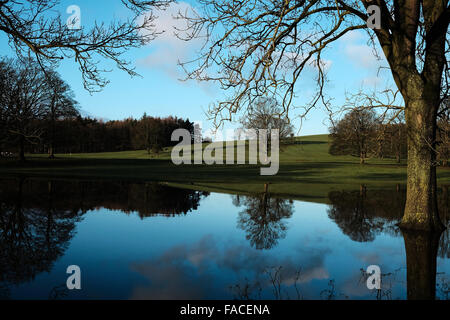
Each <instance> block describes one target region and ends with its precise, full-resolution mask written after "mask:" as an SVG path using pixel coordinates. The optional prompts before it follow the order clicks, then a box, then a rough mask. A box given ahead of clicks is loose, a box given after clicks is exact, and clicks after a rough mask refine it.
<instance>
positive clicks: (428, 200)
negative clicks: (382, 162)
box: [401, 89, 444, 231]
mask: <svg viewBox="0 0 450 320" xmlns="http://www.w3.org/2000/svg"><path fill="white" fill-rule="evenodd" d="M425 90H426V89H424V91H423V92H424V93H425V94H423V95H421V99H417V100H413V101H406V127H407V139H408V177H407V193H406V206H405V212H404V215H403V219H402V221H401V226H402V227H403V228H407V229H415V230H428V231H433V230H435V231H440V230H443V229H444V225H443V224H442V222H441V221H440V218H439V214H438V207H437V194H436V190H437V183H436V151H435V150H436V149H435V146H436V144H435V141H436V115H437V108H438V105H436V100H435V99H429V100H427V99H425V97H426V95H427V93H426V92H425ZM433 100H434V101H433Z"/></svg>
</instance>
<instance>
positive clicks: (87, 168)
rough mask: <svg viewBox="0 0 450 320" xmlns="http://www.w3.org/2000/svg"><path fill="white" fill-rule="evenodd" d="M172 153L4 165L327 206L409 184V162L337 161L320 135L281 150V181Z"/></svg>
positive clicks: (11, 170)
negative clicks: (356, 192)
mask: <svg viewBox="0 0 450 320" xmlns="http://www.w3.org/2000/svg"><path fill="white" fill-rule="evenodd" d="M170 153H171V149H169V148H166V149H165V150H164V151H163V152H161V153H160V154H159V155H149V154H148V153H147V152H146V151H144V150H141V151H127V152H111V153H92V154H72V155H68V154H64V155H62V154H61V155H57V159H55V160H48V159H46V155H37V156H36V155H33V156H30V155H29V156H28V158H29V160H28V161H27V162H26V163H24V164H22V163H19V162H16V161H11V160H9V161H6V160H3V161H2V162H1V164H2V165H1V168H0V172H1V173H2V175H3V176H5V175H18V174H20V175H25V176H30V177H51V178H54V179H58V178H75V179H122V180H139V181H160V182H164V183H169V184H171V185H177V186H183V187H188V188H195V189H202V190H209V191H219V192H227V193H255V192H262V191H263V190H264V184H265V183H269V184H270V185H269V191H270V192H271V193H276V194H278V195H280V196H289V197H294V198H299V199H304V200H312V201H320V202H325V201H326V199H327V195H328V192H330V191H332V190H343V189H346V190H350V189H359V187H360V185H362V184H364V185H366V186H367V188H377V189H378V188H396V186H397V184H404V183H405V181H406V163H405V162H403V163H401V164H397V163H396V162H395V160H394V159H384V160H381V159H368V160H367V163H366V164H364V165H360V164H359V158H355V157H351V156H332V155H330V154H329V153H328V136H327V135H314V136H304V137H299V138H296V141H295V144H290V145H287V146H283V147H282V149H281V151H280V169H279V172H278V174H277V175H275V176H261V175H260V172H259V168H260V166H259V165H212V166H209V165H205V164H203V165H180V166H176V165H174V164H173V163H172V162H171V160H170ZM438 183H440V184H449V183H450V169H449V168H438Z"/></svg>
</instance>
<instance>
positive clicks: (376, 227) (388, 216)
mask: <svg viewBox="0 0 450 320" xmlns="http://www.w3.org/2000/svg"><path fill="white" fill-rule="evenodd" d="M329 200H330V202H331V205H330V209H329V211H328V215H329V217H330V218H331V219H333V220H334V221H335V222H336V224H337V225H338V226H339V227H340V228H341V229H342V231H343V232H344V233H345V234H346V235H348V236H349V237H350V238H351V239H352V240H355V241H372V240H374V239H375V236H376V234H378V233H381V232H387V233H390V234H392V233H393V234H399V231H400V229H399V228H398V227H397V226H396V223H397V222H398V221H400V219H401V217H402V214H403V208H404V204H405V200H406V199H405V192H404V191H403V190H401V189H400V188H399V187H397V190H396V191H394V190H378V191H367V190H365V188H361V190H360V191H354V192H345V191H343V192H331V193H330V194H329ZM448 203H449V201H448V186H443V187H441V188H439V192H438V206H439V212H440V215H441V219H442V221H447V225H448V226H450V225H449V223H448V221H449V220H450V219H449V211H448V208H449V205H448ZM401 233H402V235H403V238H404V241H405V251H406V265H407V293H408V299H434V298H435V296H436V259H437V255H438V252H439V256H441V257H448V256H449V233H448V229H447V231H446V232H444V233H443V234H442V236H441V233H436V232H419V231H406V230H401Z"/></svg>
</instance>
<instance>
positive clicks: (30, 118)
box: [0, 59, 49, 161]
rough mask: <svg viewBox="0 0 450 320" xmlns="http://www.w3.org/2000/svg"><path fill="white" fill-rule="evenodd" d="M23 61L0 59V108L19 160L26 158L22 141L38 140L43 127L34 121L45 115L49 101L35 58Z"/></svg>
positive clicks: (7, 132)
mask: <svg viewBox="0 0 450 320" xmlns="http://www.w3.org/2000/svg"><path fill="white" fill-rule="evenodd" d="M25 62H26V63H25V64H24V63H23V62H22V61H18V60H15V61H14V60H3V61H2V64H1V66H2V70H0V72H1V73H2V74H3V75H4V76H3V77H2V84H1V85H0V86H1V87H2V89H3V91H2V99H1V101H0V109H1V110H2V111H1V113H2V115H3V121H4V125H5V131H6V135H7V137H8V141H9V142H10V143H15V144H16V145H17V147H18V151H19V159H20V160H21V161H24V160H25V144H26V143H32V144H33V143H37V142H38V141H39V139H40V137H41V134H42V128H40V127H39V126H36V125H35V123H34V121H35V120H42V119H43V118H44V117H45V112H46V107H47V106H48V103H49V99H48V98H49V97H48V94H47V93H48V91H47V90H46V87H45V85H44V84H45V76H44V73H43V72H42V69H41V68H40V66H39V65H38V64H37V63H36V61H34V60H31V59H27V60H26V61H25ZM5 75H6V76H5Z"/></svg>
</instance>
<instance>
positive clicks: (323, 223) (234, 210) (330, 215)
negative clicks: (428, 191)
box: [0, 178, 450, 299]
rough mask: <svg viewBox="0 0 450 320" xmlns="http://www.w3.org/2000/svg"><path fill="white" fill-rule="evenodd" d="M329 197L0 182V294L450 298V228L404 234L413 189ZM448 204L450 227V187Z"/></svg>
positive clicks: (443, 207)
mask: <svg viewBox="0 0 450 320" xmlns="http://www.w3.org/2000/svg"><path fill="white" fill-rule="evenodd" d="M262 189H263V188H262ZM328 199H329V201H328V204H320V203H312V202H305V201H300V200H292V199H280V198H276V197H274V196H272V195H271V194H270V190H269V191H268V192H264V193H261V194H257V195H251V196H249V195H228V194H220V193H208V192H202V191H195V190H185V189H179V188H174V187H170V186H167V185H163V184H157V183H129V182H114V181H103V182H101V181H70V180H53V181H52V180H42V179H41V180H37V179H25V178H15V179H4V180H0V250H1V251H0V296H1V297H2V298H7V299H80V298H81V299H407V298H437V299H448V298H449V280H450V277H449V274H450V259H449V257H450V248H449V238H450V234H449V231H448V230H447V231H446V232H444V233H443V234H442V235H431V234H417V233H407V234H404V233H402V232H401V230H399V228H398V227H397V226H396V223H397V222H398V221H399V219H400V218H401V215H402V210H403V204H404V201H405V192H404V191H403V190H402V188H392V190H391V189H388V190H378V191H376V190H365V189H361V190H356V191H342V192H341V191H336V192H331V193H330V194H329V195H328ZM439 202H440V213H441V216H442V217H443V220H444V221H448V220H450V219H448V217H449V211H448V208H449V200H448V187H443V188H441V189H440V193H439ZM447 225H449V224H448V222H447ZM69 265H78V266H79V267H80V268H81V272H82V280H81V284H82V289H81V290H68V289H67V288H66V285H65V283H66V279H67V277H68V274H66V268H67V267H68V266H69ZM369 265H378V266H380V268H381V271H382V274H383V277H382V288H381V289H380V290H369V289H368V288H367V286H366V278H367V274H365V272H364V270H366V268H367V267H368V266H369Z"/></svg>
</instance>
